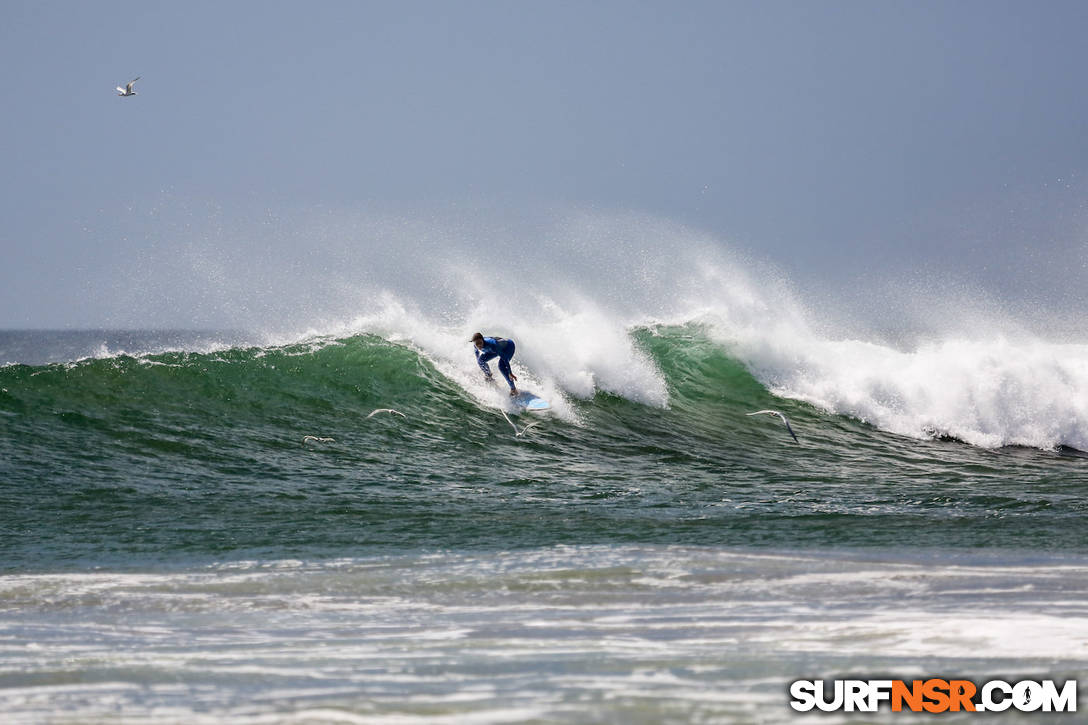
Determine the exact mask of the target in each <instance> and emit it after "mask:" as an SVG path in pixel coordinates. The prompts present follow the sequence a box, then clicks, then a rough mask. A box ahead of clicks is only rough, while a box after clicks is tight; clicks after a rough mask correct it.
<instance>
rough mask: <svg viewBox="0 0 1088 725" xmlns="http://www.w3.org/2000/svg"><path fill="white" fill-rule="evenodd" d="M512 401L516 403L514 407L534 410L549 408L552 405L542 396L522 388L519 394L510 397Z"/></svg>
mask: <svg viewBox="0 0 1088 725" xmlns="http://www.w3.org/2000/svg"><path fill="white" fill-rule="evenodd" d="M510 402H511V403H513V404H514V407H515V408H517V409H518V410H528V411H532V412H536V411H540V410H548V409H549V408H551V407H552V404H551V403H549V402H548V401H546V400H544V398H541V397H540V396H538V395H537V394H536V393H530V392H529V391H528V390H520V391H518V394H517V395H515V396H513V397H511V398H510Z"/></svg>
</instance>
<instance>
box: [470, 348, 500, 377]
mask: <svg viewBox="0 0 1088 725" xmlns="http://www.w3.org/2000/svg"><path fill="white" fill-rule="evenodd" d="M473 352H474V353H476V364H477V365H479V366H480V369H481V370H483V371H484V375H486V376H487V378H488V380H490V379H491V367H490V366H489V365H488V364H487V361H488V360H490V359H491V358H493V357H495V355H494V354H493V353H485V354H483V355H481V354H480V351H479V350H473Z"/></svg>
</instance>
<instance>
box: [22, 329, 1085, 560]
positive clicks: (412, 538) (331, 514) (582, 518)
mask: <svg viewBox="0 0 1088 725" xmlns="http://www.w3.org/2000/svg"><path fill="white" fill-rule="evenodd" d="M632 335H633V338H634V342H635V344H636V346H637V347H638V349H639V350H640V351H641V352H642V353H643V354H644V355H645V356H647V358H648V359H649V360H650V362H651V363H652V365H653V366H654V367H655V368H656V369H657V371H658V372H659V373H660V375H661V377H662V378H663V379H664V380H665V383H666V386H667V391H668V405H667V406H665V407H660V406H655V405H646V404H642V403H638V402H633V401H631V400H628V399H626V398H623V397H620V396H618V395H615V394H610V393H604V392H598V393H596V394H595V395H594V396H592V397H591V398H589V399H578V398H575V397H573V396H568V397H569V400H568V401H567V404H568V408H569V410H570V415H567V416H562V415H551V414H549V415H544V416H541V417H532V418H531V419H530V417H529V416H527V415H522V416H517V417H515V418H513V419H512V421H513V422H511V421H508V420H504V418H503V415H502V413H501V412H500V411H499V409H497V408H495V407H493V406H491V405H489V404H487V403H485V402H481V399H480V398H479V397H478V396H477V395H475V394H474V392H473V391H472V390H467V389H464V388H462V387H461V386H460V385H458V384H457V383H455V382H454V381H453V380H451V379H450V378H449V377H447V376H446V375H443V374H442V373H440V372H439V368H440V367H441V366H436V365H435V364H433V363H432V361H431V360H430V359H429V358H428V357H427V356H425V355H423V354H421V353H420V352H418V351H417V350H415V349H413V348H411V347H408V346H406V345H402V344H396V343H392V342H389V341H386V340H384V339H382V338H380V337H376V336H371V335H359V336H354V337H348V338H344V339H339V340H323V341H320V342H313V343H307V344H295V345H288V346H284V347H274V348H256V347H254V348H234V349H227V350H223V351H220V352H206V353H193V352H189V353H183V352H177V353H161V354H154V355H148V356H140V357H129V356H119V357H113V358H106V359H94V360H84V361H80V362H75V363H69V364H63V365H61V364H56V365H47V366H37V367H31V366H23V365H13V366H8V367H5V368H0V389H2V392H0V425H2V426H3V429H2V437H0V454H2V455H0V482H2V484H0V485H2V489H0V492H2V494H3V497H4V500H5V504H6V506H5V508H6V510H7V512H8V513H7V515H6V524H7V525H6V527H5V528H4V529H3V530H2V531H0V551H2V552H3V553H4V554H5V559H6V560H7V561H9V562H10V564H9V566H18V564H19V562H20V561H28V560H34V561H44V562H54V563H55V564H56V565H58V566H61V565H66V563H67V564H71V565H78V562H81V561H85V560H95V561H101V560H103V557H105V558H107V559H108V558H109V556H110V555H117V556H118V557H119V558H124V559H125V560H126V561H129V560H139V558H140V557H141V556H144V557H154V558H163V557H165V558H171V557H174V556H179V555H184V556H189V557H192V556H211V557H222V556H244V555H249V554H253V553H257V554H259V553H260V552H265V551H273V550H274V551H277V552H279V554H278V555H283V550H284V548H285V547H286V548H287V549H288V550H291V551H297V552H298V553H299V554H300V555H302V554H307V555H354V554H361V553H373V552H375V551H384V550H399V549H404V548H419V547H421V546H422V547H424V548H426V547H433V548H437V549H447V548H474V547H485V548H519V547H527V546H537V545H547V544H555V543H578V544H584V543H608V542H653V543H677V544H693V545H700V544H719V545H720V544H724V545H744V546H751V545H757V546H784V547H793V546H841V545H848V546H898V545H903V544H910V545H912V546H917V545H919V544H921V545H932V546H994V545H998V546H1002V545H1008V546H1014V547H1027V548H1031V547H1032V546H1035V545H1038V546H1046V547H1053V546H1064V547H1067V548H1070V549H1075V550H1080V549H1084V548H1085V543H1084V541H1083V537H1080V536H1079V535H1076V532H1077V531H1083V530H1084V528H1083V527H1084V525H1085V523H1088V521H1086V519H1088V511H1086V510H1085V507H1084V506H1083V505H1082V504H1081V503H1078V501H1080V500H1082V499H1079V498H1076V497H1072V496H1071V494H1072V493H1073V492H1074V490H1075V488H1076V487H1077V486H1080V485H1083V482H1084V481H1086V480H1088V466H1086V461H1085V459H1083V458H1080V457H1077V456H1062V455H1059V454H1057V453H1046V452H1042V451H1031V450H1022V449H1003V450H986V449H979V448H974V447H971V446H966V445H963V444H960V443H957V442H954V441H946V440H929V441H926V440H916V439H913V438H904V437H900V436H896V435H892V434H888V433H883V432H881V431H879V430H877V429H875V428H872V427H869V426H867V425H864V424H863V423H860V422H858V421H856V420H853V419H851V418H846V417H842V416H836V415H832V414H829V413H826V412H823V411H820V410H818V409H816V408H813V407H811V406H809V405H807V404H804V403H800V402H797V401H791V400H788V399H783V398H777V397H775V396H774V395H773V394H772V393H771V392H770V391H769V390H768V389H767V388H766V387H764V386H763V385H762V384H761V383H760V382H759V381H758V380H757V379H756V378H755V377H754V376H753V375H752V374H751V372H749V370H748V369H747V367H746V366H745V365H744V364H742V362H741V361H739V360H738V359H737V358H736V357H733V356H731V355H730V354H729V350H728V349H726V348H725V347H723V346H722V345H720V344H718V343H716V342H714V341H713V340H711V339H710V337H709V336H708V335H707V334H705V331H704V330H702V329H701V328H700V327H699V326H697V325H687V326H678V327H654V328H642V329H638V330H635V331H634V332H633V333H632ZM466 358H467V359H466V361H465V365H466V367H467V368H470V369H471V366H472V364H473V363H472V360H471V358H470V357H468V356H467V355H466ZM380 408H392V409H396V410H397V411H399V412H400V413H403V417H402V416H398V415H395V414H391V413H377V414H374V415H373V416H371V415H370V414H371V413H372V411H374V410H375V409H380ZM765 408H773V409H776V410H780V411H782V412H783V413H784V414H785V415H786V416H787V417H789V419H790V420H791V424H792V426H793V429H794V430H795V431H796V433H797V435H798V438H799V439H800V442H799V443H795V442H794V441H793V439H792V438H791V437H790V436H789V434H788V432H787V431H786V429H785V426H784V425H783V424H782V423H781V421H779V420H777V419H776V418H774V417H771V416H765V415H763V416H748V415H746V414H747V413H749V412H753V411H757V410H761V409H765ZM530 422H535V425H533V426H531V427H530V428H529V430H528V431H526V432H525V433H524V435H515V431H518V432H520V431H522V430H523V429H524V428H525V426H527V425H528V424H529V423H530ZM512 426H515V427H512ZM307 436H313V437H314V438H307ZM322 439H331V440H322ZM1063 501H1064V502H1066V503H1063ZM1010 517H1015V518H1014V519H1013V520H1012V521H1011V522H1010ZM134 557H135V558H134Z"/></svg>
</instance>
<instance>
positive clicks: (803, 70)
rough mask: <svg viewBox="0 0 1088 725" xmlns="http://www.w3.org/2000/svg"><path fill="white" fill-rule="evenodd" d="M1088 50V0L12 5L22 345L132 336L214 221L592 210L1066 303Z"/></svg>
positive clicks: (2, 304)
mask: <svg viewBox="0 0 1088 725" xmlns="http://www.w3.org/2000/svg"><path fill="white" fill-rule="evenodd" d="M1086 38H1088V2H1084V1H1083V0H1076V1H1074V2H1058V1H1048V2H1035V1H1027V0H1025V1H1023V2H998V1H994V0H982V1H978V2H973V1H962V2H954V1H952V0H947V1H943V2H876V1H865V2H830V1H829V2H810V1H806V2H766V1H761V2H728V1H724V0H723V1H718V2H673V1H669V2H584V1H580V2H553V1H549V2H535V3H529V2H509V1H502V2H456V1H450V2H403V1H397V2H361V1H359V2H305V3H303V2H264V1H262V2H219V1H217V2H213V3H204V2H193V1H191V0H186V1H185V2H148V1H141V2H132V3H122V2H110V1H108V0H107V1H100V2H45V1H42V0H35V1H33V2H21V1H17V0H3V2H0V79H2V80H3V85H4V87H5V88H6V89H7V92H6V100H5V103H4V110H3V113H0V168H2V169H3V171H2V175H0V185H2V188H0V249H2V251H3V260H4V261H3V263H2V265H0V327H35V326H37V327H65V326H93V325H110V324H112V323H116V321H117V320H116V316H115V314H114V312H113V310H114V309H115V307H116V300H114V299H113V298H112V295H113V293H114V292H115V291H116V287H117V286H118V285H122V284H123V281H118V280H117V279H115V278H112V277H111V276H110V274H109V272H110V270H111V269H113V268H116V267H117V265H120V264H124V263H131V261H132V260H133V259H135V258H138V255H139V254H141V253H142V251H143V250H141V248H140V246H141V245H142V244H146V243H148V240H149V239H150V240H153V241H154V242H155V243H157V244H165V243H168V241H167V240H166V237H168V236H169V237H170V238H171V239H173V240H174V242H176V243H180V242H178V240H177V236H178V235H179V234H182V233H183V232H179V222H178V219H179V218H186V215H188V218H190V219H191V220H192V222H193V225H194V227H196V228H200V229H204V230H205V231H204V232H202V233H203V234H205V235H206V234H207V232H206V229H207V228H208V225H209V224H210V223H211V222H209V221H208V219H206V218H202V217H205V216H207V214H206V210H207V209H214V210H216V212H215V215H216V216H217V218H218V221H216V222H215V223H217V224H226V225H227V226H228V227H229V226H230V223H231V219H232V218H233V217H234V216H235V214H236V213H237V215H239V216H245V215H251V214H252V213H253V212H252V210H253V209H265V210H268V213H269V214H270V215H273V216H274V215H275V214H277V213H280V212H282V213H285V214H286V213H288V211H287V210H291V213H298V212H299V210H305V209H307V208H313V209H318V208H347V209H352V208H358V209H365V208H371V207H375V206H377V207H383V206H395V207H398V208H405V209H416V210H424V211H421V212H420V213H425V210H427V209H430V208H435V209H438V208H447V207H449V205H459V208H461V209H462V210H464V209H469V210H471V209H472V208H473V205H479V207H480V208H481V209H485V208H486V209H494V208H502V209H504V210H506V213H509V214H512V215H514V216H516V215H517V214H518V212H519V210H520V209H526V210H529V209H536V208H540V207H554V208H562V207H564V206H565V205H569V206H571V207H578V208H592V209H600V210H604V211H607V210H622V211H635V212H638V213H642V214H647V215H650V216H653V217H660V218H662V219H666V220H671V221H675V222H676V223H678V224H682V225H686V226H688V227H691V228H695V229H698V230H702V231H704V232H706V233H707V234H708V235H710V236H711V237H713V238H716V239H720V240H722V242H723V243H729V244H733V245H737V246H740V247H742V248H744V249H747V250H752V251H753V252H755V253H756V254H758V255H762V256H763V257H765V258H766V259H768V260H771V261H772V262H774V263H775V264H778V265H781V266H782V267H783V268H784V269H785V270H787V271H788V272H789V273H791V274H796V275H798V276H801V277H804V276H806V275H807V276H809V277H811V278H813V279H817V280H819V279H824V280H832V279H833V280H848V279H850V278H851V277H852V276H856V275H859V274H862V273H868V272H869V271H872V270H878V271H880V272H881V273H887V272H888V270H893V271H894V270H896V269H902V268H905V267H908V266H911V267H918V268H921V269H924V268H942V267H948V268H951V269H954V270H956V271H957V272H962V273H964V274H966V275H967V276H969V277H970V276H977V278H978V280H981V281H984V282H986V283H987V284H992V285H994V286H995V287H997V288H1000V287H1001V286H1002V285H1006V286H1016V285H1018V284H1022V285H1029V286H1030V285H1033V284H1044V283H1047V284H1049V285H1050V286H1052V287H1056V288H1061V287H1069V286H1071V285H1074V284H1076V283H1078V282H1084V281H1085V280H1088V274H1086V273H1085V264H1086V259H1088V241H1086V240H1088V234H1086V229H1088V222H1086V219H1088V213H1086V210H1085V198H1086V196H1085V192H1086V190H1088V184H1086V183H1085V182H1086V178H1088V90H1086V85H1085V81H1084V75H1085V72H1086V70H1088V42H1086V40H1085V39H1086ZM137 75H139V76H142V79H141V80H140V81H139V82H138V83H137V84H136V90H137V91H138V92H139V95H138V96H136V97H135V98H119V97H117V95H116V92H115V91H114V90H113V88H114V86H116V85H119V84H122V85H123V84H124V83H125V82H127V81H128V80H130V79H132V78H134V77H135V76H137ZM164 208H167V212H165V213H166V216H170V217H171V221H170V222H169V224H170V230H169V233H168V234H167V233H166V232H160V231H156V230H155V224H156V220H157V219H158V218H159V217H156V216H155V211H156V210H160V211H161V210H162V209H164ZM241 209H245V210H246V211H245V212H244V214H243V213H242V212H241V211H238V212H235V211H234V210H241ZM179 210H184V211H183V212H182V211H179ZM164 223H165V222H164ZM182 226H184V225H182ZM221 243H222V244H225V245H228V246H229V245H231V244H234V243H237V244H243V245H244V244H252V242H243V241H240V240H237V241H236V240H232V239H231V238H230V237H229V235H223V237H222V239H221ZM269 253H270V254H274V253H275V250H274V249H273V250H271V251H270V252H269ZM155 259H156V260H158V261H157V263H162V259H163V257H162V256H161V255H160V256H158V257H155ZM99 281H101V283H99ZM976 281H977V280H976ZM1083 291H1084V290H1083V288H1082V289H1080V290H1078V291H1077V292H1076V294H1077V295H1078V297H1083ZM1051 292H1053V290H1051ZM139 321H140V320H139V315H138V314H134V315H130V316H128V317H126V318H124V322H125V323H126V324H133V323H134V322H135V323H138V322H139ZM149 322H152V323H161V322H163V320H162V319H161V317H160V318H157V319H153V320H149ZM169 322H171V323H172V324H177V325H179V326H189V325H191V324H199V323H200V322H202V321H201V320H191V319H187V318H186V316H185V314H184V311H183V310H179V311H178V314H177V317H176V318H175V319H171V320H169Z"/></svg>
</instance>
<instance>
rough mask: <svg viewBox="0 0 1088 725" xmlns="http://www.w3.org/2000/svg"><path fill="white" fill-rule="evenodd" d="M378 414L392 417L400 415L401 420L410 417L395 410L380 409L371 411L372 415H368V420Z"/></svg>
mask: <svg viewBox="0 0 1088 725" xmlns="http://www.w3.org/2000/svg"><path fill="white" fill-rule="evenodd" d="M378 413H390V414H392V415H399V416H400V417H401V418H407V417H408V416H406V415H405V414H404V413H402V412H400V411H399V410H393V409H392V408H378V409H377V410H374V411H371V413H370V415H368V416H367V418H373V417H374V416H375V415H377V414H378Z"/></svg>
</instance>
